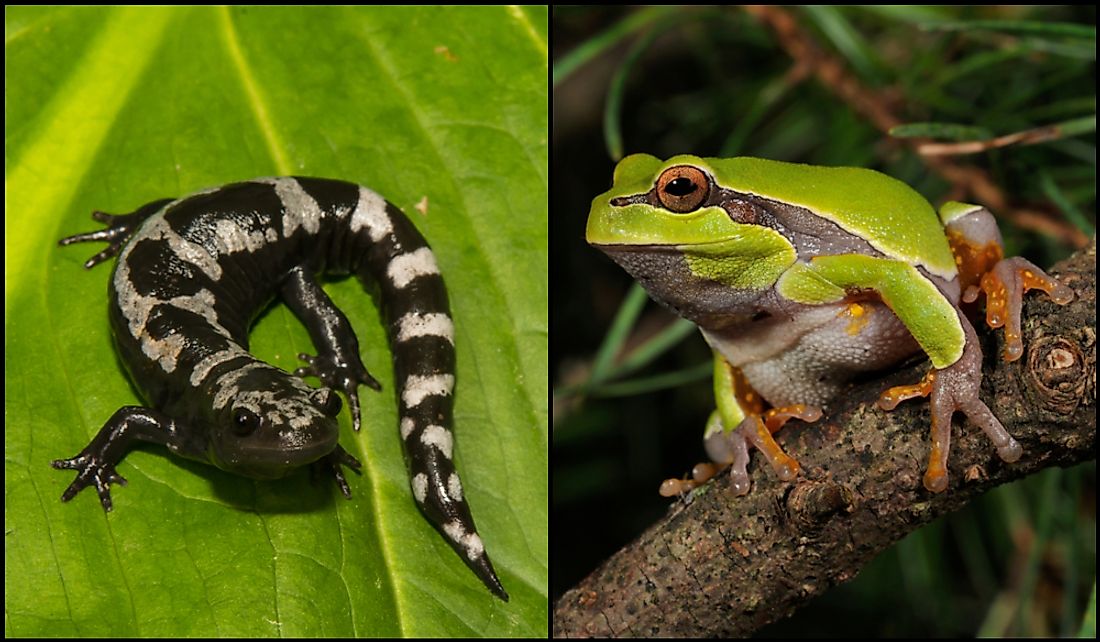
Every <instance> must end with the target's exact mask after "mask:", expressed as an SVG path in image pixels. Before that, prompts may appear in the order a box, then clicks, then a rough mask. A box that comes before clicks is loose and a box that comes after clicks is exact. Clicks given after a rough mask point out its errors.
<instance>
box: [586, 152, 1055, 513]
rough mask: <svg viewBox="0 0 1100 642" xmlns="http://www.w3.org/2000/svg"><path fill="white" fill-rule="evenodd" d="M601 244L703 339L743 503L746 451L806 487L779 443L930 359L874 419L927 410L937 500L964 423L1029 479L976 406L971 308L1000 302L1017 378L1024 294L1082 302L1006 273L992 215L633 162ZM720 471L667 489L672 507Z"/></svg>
mask: <svg viewBox="0 0 1100 642" xmlns="http://www.w3.org/2000/svg"><path fill="white" fill-rule="evenodd" d="M587 239H588V242H589V243H590V244H592V245H594V246H595V247H597V248H599V249H600V250H602V251H604V252H605V253H607V254H608V255H609V256H610V257H611V258H612V259H614V260H615V261H616V262H617V263H618V264H619V265H621V266H622V267H623V268H625V269H626V271H627V272H629V273H630V274H631V276H633V277H634V278H635V279H637V280H638V281H639V282H640V283H641V285H642V286H643V287H644V288H645V289H646V290H647V291H648V292H649V295H650V296H651V297H653V298H654V299H656V300H657V301H659V302H660V303H662V304H664V305H665V306H667V307H669V308H670V309H672V310H673V311H674V312H676V313H677V314H679V315H680V316H682V317H684V318H686V319H688V320H690V321H692V322H693V323H695V324H696V325H698V326H699V328H700V329H701V330H702V332H703V336H704V337H705V338H706V340H707V342H708V343H709V344H710V346H711V348H712V349H713V352H714V393H715V399H716V405H717V410H716V411H715V412H714V413H713V414H712V415H711V418H710V420H709V421H708V422H707V429H706V436H705V438H704V440H705V444H706V449H707V453H708V455H709V456H710V458H711V459H712V460H714V461H715V462H718V463H721V464H730V470H731V477H732V485H733V489H734V492H735V493H736V494H738V495H743V494H745V493H747V492H749V487H750V482H749V475H748V471H747V469H746V466H747V464H748V458H749V454H748V446H749V445H750V444H751V445H752V446H755V447H756V448H757V449H758V450H760V451H761V453H763V456H764V457H765V458H766V459H767V460H768V463H769V464H771V466H772V468H773V469H774V470H775V472H776V474H777V475H778V476H779V477H780V478H781V479H783V480H788V481H789V480H791V479H794V478H795V476H797V475H798V472H799V464H798V462H797V461H795V460H794V459H793V458H791V457H790V456H788V455H787V454H786V453H785V452H783V449H782V448H780V447H779V445H778V444H777V443H776V442H775V440H774V439H773V438H772V433H773V432H775V431H776V430H778V429H779V427H781V426H782V425H783V424H784V423H786V421H788V420H789V419H791V418H800V419H803V420H805V421H816V420H817V419H818V418H819V417H820V416H821V410H820V406H822V405H824V404H826V403H828V402H829V400H830V399H832V398H834V397H835V396H836V395H837V394H838V393H839V392H840V390H841V389H842V387H843V386H844V385H845V384H846V383H847V382H848V381H850V380H851V379H852V378H853V377H854V376H856V375H858V374H859V373H863V372H868V371H874V370H882V369H884V368H889V367H891V366H894V365H897V364H898V363H899V362H901V361H903V360H904V359H906V358H907V357H909V356H911V355H913V354H916V353H917V352H918V351H923V352H925V353H926V354H927V355H928V357H929V358H930V359H931V361H932V368H931V370H930V371H929V373H928V374H927V375H926V376H925V377H924V379H923V380H922V381H921V382H920V383H918V384H915V385H911V386H899V387H896V388H891V389H889V390H886V391H885V392H883V393H882V396H881V397H880V398H879V401H878V405H879V406H880V407H881V408H883V409H885V410H891V409H893V408H894V407H895V406H896V405H897V404H898V402H900V401H902V400H905V399H909V398H912V397H916V396H922V397H923V396H930V397H931V404H932V448H931V453H930V455H929V458H928V469H927V471H926V472H925V475H924V486H925V488H927V489H928V490H930V491H933V492H941V491H943V490H944V489H945V488H947V454H948V449H949V443H950V437H951V416H952V415H953V414H954V412H955V411H962V412H963V413H964V414H965V415H966V416H967V417H968V418H969V419H970V421H971V422H972V423H974V424H976V425H977V426H979V427H980V428H981V429H982V430H983V431H984V432H985V434H986V435H988V436H989V438H990V440H992V441H993V444H994V446H996V448H997V453H998V454H999V455H1000V457H1001V459H1003V460H1004V461H1006V462H1014V461H1016V460H1017V459H1019V458H1020V455H1021V454H1022V452H1023V450H1022V448H1021V447H1020V445H1019V443H1017V442H1016V440H1015V439H1013V438H1012V436H1011V435H1009V434H1008V432H1007V431H1006V430H1005V429H1004V426H1002V425H1001V422H1000V421H998V420H997V418H996V417H995V416H994V415H993V413H992V412H991V411H990V410H989V408H988V407H987V406H986V405H985V403H984V402H982V400H981V399H979V397H978V393H979V390H980V388H981V380H982V372H981V362H982V353H981V348H980V346H979V344H978V337H977V334H976V333H975V331H974V328H973V326H972V325H971V324H970V322H969V321H968V320H967V318H966V315H964V314H963V312H962V310H960V308H959V303H960V300H962V301H965V302H971V301H974V300H976V298H977V296H978V293H979V291H984V292H985V293H986V307H987V313H986V320H987V323H988V324H989V325H990V326H991V327H994V328H996V327H1000V326H1002V325H1004V326H1006V328H1005V343H1006V347H1005V353H1004V358H1005V360H1007V361H1013V360H1016V359H1018V358H1019V357H1020V356H1021V355H1022V354H1023V343H1022V341H1021V339H1020V334H1021V333H1020V304H1021V299H1022V297H1023V294H1024V292H1025V291H1026V290H1029V289H1040V290H1043V291H1044V292H1046V293H1047V294H1048V295H1050V297H1051V298H1052V299H1053V300H1054V301H1055V302H1057V303H1059V304H1065V303H1068V302H1069V301H1070V300H1071V299H1072V298H1073V293H1072V291H1071V290H1070V289H1069V288H1067V287H1066V286H1064V285H1062V284H1060V283H1058V282H1057V281H1055V280H1054V279H1052V278H1051V277H1049V276H1047V274H1046V273H1045V272H1043V271H1042V270H1041V269H1039V268H1038V267H1036V266H1035V265H1033V264H1031V263H1030V262H1028V261H1026V260H1025V259H1022V258H1007V259H1006V258H1003V250H1002V243H1001V235H1000V232H999V231H998V229H997V226H996V223H995V222H994V220H993V216H992V215H991V214H990V213H989V212H988V211H987V210H985V209H984V208H982V207H980V206H977V205H968V204H965V203H958V202H949V203H946V204H945V205H944V206H943V207H941V208H940V210H939V216H937V215H936V212H935V211H934V210H933V209H932V206H931V205H930V204H929V203H928V201H926V200H925V199H924V198H923V197H921V195H920V194H918V193H917V192H916V191H914V190H913V189H912V188H910V187H909V186H908V185H906V184H904V183H902V182H900V181H898V180H896V179H893V178H891V177H889V176H886V175H885V174H881V173H879V172H876V171H873V170H869V169H861V168H854V167H817V166H812V165H800V164H794V163H783V162H778V161H772V160H763V159H759V158H699V157H696V156H688V155H682V156H675V157H673V158H670V159H668V160H666V161H662V160H660V159H658V158H655V157H653V156H649V155H646V154H635V155H632V156H628V157H626V158H624V159H623V160H622V161H621V162H619V164H618V166H617V167H616V168H615V177H614V184H613V186H612V187H611V189H610V190H609V191H607V192H605V193H603V194H601V195H600V196H597V197H596V198H595V200H593V201H592V210H591V213H590V215H589V218H588V229H587ZM765 402H766V403H767V404H768V405H770V406H771V408H770V409H767V410H765ZM712 471H713V469H711V472H705V471H700V472H697V473H696V482H687V483H686V484H685V483H684V482H681V481H680V480H669V481H668V482H666V484H665V486H664V487H663V488H662V492H663V493H664V494H675V493H676V492H678V491H680V490H683V489H684V488H690V487H692V486H694V485H695V483H699V482H701V481H705V478H706V477H708V476H709V475H710V474H713V472H712Z"/></svg>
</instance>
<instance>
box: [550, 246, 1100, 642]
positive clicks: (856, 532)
mask: <svg viewBox="0 0 1100 642" xmlns="http://www.w3.org/2000/svg"><path fill="white" fill-rule="evenodd" d="M1095 250H1096V242H1095V239H1093V241H1092V243H1091V244H1090V246H1089V247H1088V248H1087V249H1086V250H1083V251H1081V252H1078V253H1077V254H1076V255H1074V256H1073V257H1071V258H1070V259H1068V260H1067V261H1065V262H1063V263H1061V264H1059V266H1057V268H1061V269H1060V270H1058V269H1057V268H1056V269H1055V271H1054V274H1057V275H1058V276H1059V278H1060V280H1061V281H1062V282H1063V283H1065V284H1066V285H1068V286H1070V287H1071V288H1073V289H1074V290H1075V292H1076V298H1075V300H1074V301H1073V302H1072V303H1070V304H1069V305H1067V306H1057V305H1055V304H1053V303H1052V302H1050V300H1049V299H1047V298H1046V297H1045V296H1043V295H1042V294H1031V295H1029V296H1027V297H1026V305H1025V310H1024V321H1025V323H1024V329H1025V335H1026V336H1025V346H1026V350H1027V351H1026V353H1025V355H1024V358H1022V359H1020V360H1019V361H1016V362H1013V363H1004V362H1003V361H1001V359H1000V347H1001V339H1000V333H996V335H995V336H996V339H994V338H993V336H991V335H992V333H991V332H990V331H985V332H981V331H979V332H980V333H981V335H982V338H983V341H984V342H985V344H986V345H983V349H984V351H985V355H986V368H985V371H984V372H985V377H984V390H985V391H986V394H983V398H984V399H985V400H986V402H987V403H989V405H990V408H991V409H992V410H993V412H994V414H996V415H997V416H998V417H999V418H1000V419H1001V420H1002V422H1003V423H1004V424H1005V427H1006V428H1007V429H1008V431H1009V432H1010V433H1012V435H1013V436H1015V437H1016V439H1017V440H1018V441H1019V442H1020V443H1021V445H1023V447H1024V456H1023V458H1022V459H1021V460H1020V461H1018V462H1016V463H1014V464H1006V463H1004V462H1002V461H1001V460H1000V459H998V458H997V455H996V452H995V450H994V448H993V446H992V445H991V444H990V443H989V441H988V439H987V438H986V437H985V435H984V434H983V433H982V432H981V431H980V430H978V429H976V428H974V427H973V426H971V425H969V424H968V423H967V422H965V421H963V420H962V418H961V417H960V416H957V417H956V420H955V422H954V426H953V430H952V447H951V455H950V459H949V473H950V486H949V488H948V490H947V491H946V492H943V493H939V494H933V493H930V492H928V491H927V490H925V489H924V487H923V486H922V484H921V477H922V475H923V473H924V468H925V466H926V465H927V461H926V459H927V454H928V448H929V446H928V432H929V429H928V426H929V425H930V419H929V412H928V404H927V403H926V402H925V403H919V402H917V401H910V402H906V403H904V404H902V405H901V406H899V407H898V409H897V410H895V411H893V412H890V413H887V412H883V411H881V410H879V409H878V408H877V407H875V405H874V401H875V399H877V397H878V394H879V392H881V391H882V390H883V389H884V388H885V387H888V386H891V385H899V384H902V383H912V382H915V381H917V380H918V379H919V378H920V377H921V376H922V375H923V374H924V372H925V370H926V369H927V367H928V366H927V363H921V364H918V365H915V366H912V367H908V368H905V369H903V370H901V371H899V372H896V373H893V374H891V375H889V376H888V377H886V378H885V379H882V380H880V381H875V382H869V383H866V384H864V385H861V386H859V387H857V388H855V389H854V390H853V391H852V393H851V394H850V395H846V396H845V397H844V398H843V399H840V400H838V401H837V402H835V403H834V404H833V405H832V407H831V408H830V409H829V410H830V412H829V413H828V414H827V415H826V416H825V417H824V418H822V419H821V420H819V421H818V422H817V423H815V424H810V425H808V424H803V423H801V422H791V424H789V425H788V427H786V428H784V429H783V430H782V431H780V433H779V434H778V435H777V436H778V437H780V441H781V442H782V443H783V445H784V448H785V449H786V451H787V452H788V453H789V454H791V456H793V457H795V458H796V459H798V460H799V461H800V463H801V464H802V466H803V471H802V474H801V475H800V476H799V477H798V478H797V479H796V480H795V481H794V482H792V483H784V482H781V481H779V480H778V479H777V478H776V476H775V474H774V473H773V472H772V471H771V470H770V468H768V467H767V466H766V465H762V464H761V463H760V459H759V457H754V459H753V464H752V467H751V471H752V477H753V490H752V492H751V493H749V495H747V496H745V497H740V498H735V497H734V496H733V494H732V493H731V491H730V488H729V477H728V476H727V475H720V476H719V477H718V478H717V479H716V480H714V481H712V482H711V483H709V484H707V485H705V486H704V487H702V488H700V489H698V490H697V491H696V492H695V493H693V494H692V495H691V496H690V498H689V499H690V501H687V502H677V503H675V504H673V505H672V506H671V507H670V509H669V512H668V515H667V516H666V517H665V518H663V519H662V520H661V521H659V522H658V523H656V524H654V525H653V526H651V527H650V528H649V529H648V530H647V531H646V532H645V533H643V534H642V536H641V537H639V538H638V539H637V540H636V541H635V542H633V543H631V544H629V545H628V546H627V547H626V548H624V549H622V550H621V551H619V552H618V553H616V554H615V555H614V556H613V557H612V558H611V559H609V560H607V561H606V562H605V563H604V564H603V565H602V566H601V567H600V568H598V569H597V570H596V571H594V572H593V573H592V574H591V575H589V576H588V577H587V578H585V579H584V580H583V581H582V582H581V583H580V584H578V585H577V586H576V587H574V588H573V589H571V590H569V591H568V592H566V593H565V595H563V596H562V598H561V599H560V600H559V601H558V603H557V605H556V607H555V611H554V635H555V636H557V637H587V636H614V637H619V636H646V637H651V636H715V635H721V636H746V635H749V634H750V633H752V632H753V631H755V630H756V629H758V628H760V627H762V626H764V625H765V624H768V623H770V622H774V621H776V620H778V619H781V618H783V617H786V616H787V615H789V614H790V613H792V612H793V611H794V610H795V609H796V608H798V607H799V606H801V605H802V604H803V603H805V602H807V601H808V600H810V599H811V598H813V597H815V596H817V595H820V594H822V593H824V592H825V591H826V590H828V589H829V588H830V587H832V586H834V585H836V584H839V583H841V582H845V581H847V580H849V579H851V578H853V577H855V575H856V574H857V573H858V572H859V571H860V569H862V568H863V566H864V565H866V564H867V563H868V562H869V561H870V560H871V559H872V558H873V557H874V556H875V555H877V554H878V553H879V552H881V551H882V550H884V549H886V548H887V547H889V546H891V545H892V544H894V543H895V542H897V541H898V540H900V539H901V538H903V537H904V536H906V535H907V534H909V533H910V532H912V531H913V530H915V529H917V528H918V527H920V526H921V525H923V524H926V523H928V522H930V521H932V520H933V519H935V518H937V517H939V516H940V515H943V514H945V513H948V512H951V511H953V510H956V509H958V508H960V507H962V506H963V505H965V504H966V503H968V502H969V501H971V500H972V499H973V498H975V497H976V496H978V495H980V494H983V493H985V492H987V491H989V490H990V489H992V488H994V487H995V486H997V485H1000V484H1003V483H1006V482H1009V481H1013V480H1016V479H1020V478H1022V477H1025V476H1027V475H1030V474H1032V473H1035V472H1037V471H1039V470H1041V469H1044V468H1048V467H1051V466H1070V465H1073V464H1077V463H1080V462H1083V461H1087V460H1090V459H1093V458H1095V452H1094V449H1095V439H1096V415H1095V402H1096V389H1095V383H1096V378H1095V373H1096V352H1095V339H1096V335H1095V328H1096V257H1095V254H1096V251H1095ZM983 325H984V324H983ZM994 343H996V345H993V344H994ZM734 578H736V579H734Z"/></svg>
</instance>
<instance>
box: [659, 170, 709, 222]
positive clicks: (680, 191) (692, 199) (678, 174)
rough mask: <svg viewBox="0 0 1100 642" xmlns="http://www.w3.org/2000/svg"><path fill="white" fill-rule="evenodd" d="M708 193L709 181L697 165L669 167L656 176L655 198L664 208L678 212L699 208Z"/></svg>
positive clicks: (684, 212)
mask: <svg viewBox="0 0 1100 642" xmlns="http://www.w3.org/2000/svg"><path fill="white" fill-rule="evenodd" d="M709 193H710V181H709V180H708V179H707V175H706V174H705V173H704V172H703V170H701V169H699V168H698V167H692V166H691V165H677V166H676V167H669V168H668V169H666V170H665V171H664V172H662V173H661V175H660V176H659V177H658V178H657V200H659V201H660V202H661V205H662V206H663V207H664V208H665V209H668V210H671V211H673V212H676V213H678V214H686V213H688V212H694V211H695V210H697V209H699V206H700V205H702V204H703V203H704V202H706V200H707V195H708V194H709Z"/></svg>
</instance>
